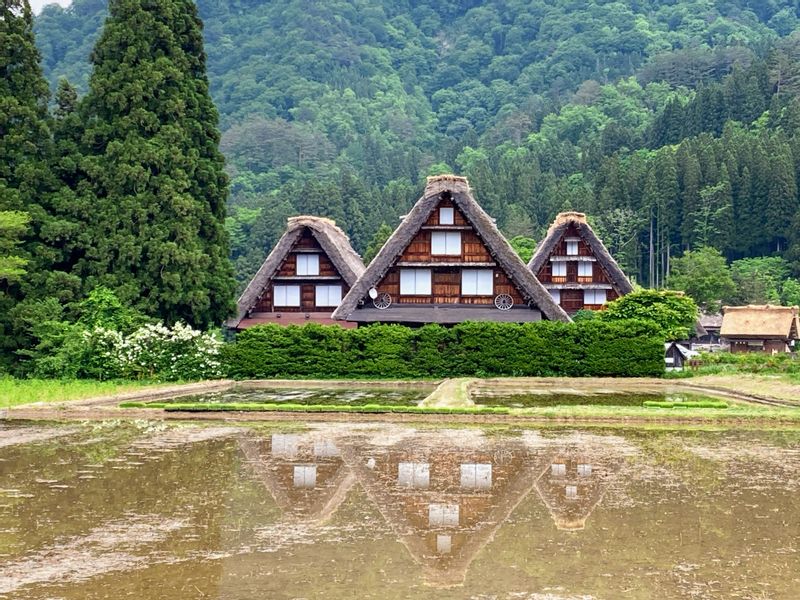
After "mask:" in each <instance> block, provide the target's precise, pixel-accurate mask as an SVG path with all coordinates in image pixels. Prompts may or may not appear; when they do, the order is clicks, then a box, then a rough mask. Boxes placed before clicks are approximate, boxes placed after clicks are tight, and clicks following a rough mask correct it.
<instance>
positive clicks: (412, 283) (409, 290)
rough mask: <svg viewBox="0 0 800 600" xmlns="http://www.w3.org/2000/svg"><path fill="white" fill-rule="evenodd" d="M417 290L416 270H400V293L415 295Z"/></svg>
mask: <svg viewBox="0 0 800 600" xmlns="http://www.w3.org/2000/svg"><path fill="white" fill-rule="evenodd" d="M416 289H417V285H416V276H415V274H414V269H400V293H401V294H414V293H415V292H416Z"/></svg>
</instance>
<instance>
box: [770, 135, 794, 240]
mask: <svg viewBox="0 0 800 600" xmlns="http://www.w3.org/2000/svg"><path fill="white" fill-rule="evenodd" d="M799 208H800V204H798V201H797V182H796V180H795V176H794V168H793V165H792V157H791V154H790V152H789V149H788V146H786V145H783V144H781V145H777V147H776V148H775V152H774V153H773V155H772V157H771V161H770V173H769V191H768V195H767V211H766V226H767V231H768V232H769V235H768V237H769V239H771V240H772V243H773V248H774V249H775V250H777V251H778V252H781V251H783V250H785V249H786V242H787V240H788V238H789V233H790V230H791V222H792V217H793V216H794V215H795V214H796V213H797V211H798V209H799Z"/></svg>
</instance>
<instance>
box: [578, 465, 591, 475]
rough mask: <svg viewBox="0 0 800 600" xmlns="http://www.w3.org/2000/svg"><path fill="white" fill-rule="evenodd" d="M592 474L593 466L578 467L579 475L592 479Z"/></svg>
mask: <svg viewBox="0 0 800 600" xmlns="http://www.w3.org/2000/svg"><path fill="white" fill-rule="evenodd" d="M591 474H592V465H590V464H586V463H581V464H579V465H578V475H580V476H581V477H590V476H591Z"/></svg>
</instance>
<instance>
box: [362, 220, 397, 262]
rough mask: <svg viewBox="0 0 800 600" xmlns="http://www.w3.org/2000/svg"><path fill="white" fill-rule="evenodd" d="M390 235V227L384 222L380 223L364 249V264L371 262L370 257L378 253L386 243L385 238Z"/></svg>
mask: <svg viewBox="0 0 800 600" xmlns="http://www.w3.org/2000/svg"><path fill="white" fill-rule="evenodd" d="M391 235H392V228H391V227H389V226H388V225H387V224H386V223H381V226H380V227H378V231H376V232H375V235H373V236H372V239H371V240H370V241H369V244H367V249H366V250H365V251H364V264H365V265H368V264H369V263H371V262H372V259H373V258H375V256H376V255H377V254H378V252H379V251H380V249H381V248H383V245H384V244H385V243H386V240H388V239H389V237H390V236H391Z"/></svg>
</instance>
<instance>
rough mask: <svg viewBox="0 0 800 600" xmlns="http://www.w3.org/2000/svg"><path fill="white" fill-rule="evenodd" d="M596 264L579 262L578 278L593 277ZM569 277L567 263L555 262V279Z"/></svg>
mask: <svg viewBox="0 0 800 600" xmlns="http://www.w3.org/2000/svg"><path fill="white" fill-rule="evenodd" d="M593 265H594V263H592V262H579V263H578V277H591V276H592V269H593ZM566 276H567V263H566V262H554V263H553V277H566Z"/></svg>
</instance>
